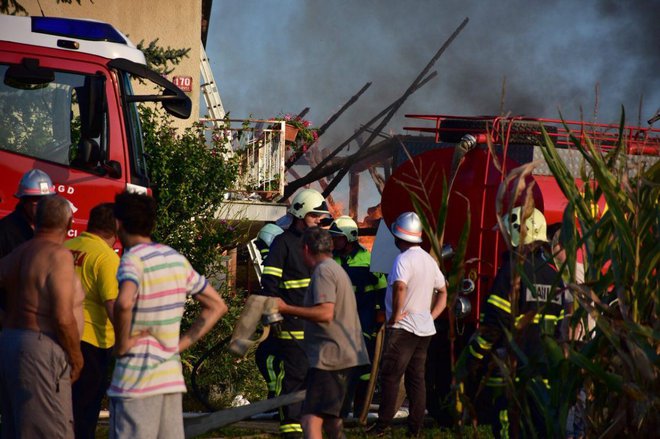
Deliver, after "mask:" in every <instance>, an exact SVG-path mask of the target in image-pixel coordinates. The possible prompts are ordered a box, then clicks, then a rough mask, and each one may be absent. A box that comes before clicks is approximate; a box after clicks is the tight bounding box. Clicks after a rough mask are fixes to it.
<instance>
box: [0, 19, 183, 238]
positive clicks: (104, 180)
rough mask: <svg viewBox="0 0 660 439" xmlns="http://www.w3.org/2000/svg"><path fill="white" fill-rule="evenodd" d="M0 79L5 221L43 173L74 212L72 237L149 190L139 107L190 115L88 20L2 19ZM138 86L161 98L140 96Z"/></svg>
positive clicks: (123, 45)
mask: <svg viewBox="0 0 660 439" xmlns="http://www.w3.org/2000/svg"><path fill="white" fill-rule="evenodd" d="M0 78H2V81H1V82H0V112H1V113H2V118H0V217H2V216H5V215H6V214H8V213H9V212H10V211H11V210H13V208H14V205H15V204H16V199H15V198H14V197H13V194H14V193H15V191H16V188H17V185H18V181H19V179H20V178H21V176H22V175H23V173H25V172H26V171H28V170H30V169H34V168H38V169H41V170H43V171H45V172H46V173H47V174H48V175H49V176H50V177H51V179H52V180H53V183H54V184H55V187H56V190H57V191H58V192H59V193H60V194H61V195H63V196H64V197H66V198H67V199H68V200H69V201H71V203H72V204H73V206H74V210H75V213H74V219H75V222H74V229H72V230H70V231H69V234H70V236H76V235H77V234H78V233H79V232H80V231H82V230H84V229H85V226H86V223H87V218H88V214H89V210H90V209H91V208H92V207H93V206H94V205H96V204H98V203H99V202H102V201H111V200H113V199H114V195H115V194H116V193H117V192H121V191H124V190H126V189H129V190H135V191H146V190H147V188H148V186H149V180H148V177H147V173H146V166H145V159H144V151H143V145H142V134H141V131H140V120H139V116H138V112H137V103H138V102H148V101H150V102H161V103H162V105H163V107H164V108H165V110H166V111H167V112H168V113H170V114H172V115H174V116H176V117H179V118H188V117H189V116H190V112H191V107H192V105H191V101H190V98H188V97H187V96H186V95H185V94H184V93H183V92H182V91H181V90H180V89H178V88H177V87H176V86H175V85H174V84H172V83H171V82H170V81H168V80H167V79H165V78H163V77H162V76H161V75H159V74H158V73H156V72H154V71H152V70H150V69H148V68H147V67H146V63H145V58H144V55H143V53H142V52H141V51H139V50H138V49H137V48H136V47H135V45H133V43H131V42H130V41H129V40H128V38H126V36H124V35H123V34H122V33H121V32H119V31H118V30H117V29H115V28H114V27H112V26H111V25H109V24H107V23H102V22H98V21H92V20H76V19H67V18H54V17H14V16H7V15H0ZM134 78H141V79H142V80H143V81H144V80H146V81H145V82H147V83H152V84H154V85H156V86H158V87H159V88H162V92H157V93H156V94H142V95H140V94H136V93H134V91H133V88H132V84H131V80H132V79H134ZM154 88H155V87H154Z"/></svg>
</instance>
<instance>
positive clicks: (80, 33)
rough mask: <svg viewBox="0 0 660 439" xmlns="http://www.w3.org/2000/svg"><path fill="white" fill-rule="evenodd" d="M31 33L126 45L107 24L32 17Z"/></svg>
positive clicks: (115, 30) (122, 37) (120, 36)
mask: <svg viewBox="0 0 660 439" xmlns="http://www.w3.org/2000/svg"><path fill="white" fill-rule="evenodd" d="M32 32H37V33H41V34H48V35H58V36H61V37H69V38H75V39H81V40H88V41H108V42H111V43H119V44H126V39H125V38H124V36H123V35H122V34H120V33H119V32H118V31H117V29H115V28H114V27H112V26H111V25H109V24H108V23H101V22H97V21H87V20H76V19H73V18H59V17H32Z"/></svg>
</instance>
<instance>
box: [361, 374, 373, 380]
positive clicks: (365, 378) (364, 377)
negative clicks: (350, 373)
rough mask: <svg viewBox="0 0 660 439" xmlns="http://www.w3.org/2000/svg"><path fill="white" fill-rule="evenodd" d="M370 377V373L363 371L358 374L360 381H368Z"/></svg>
mask: <svg viewBox="0 0 660 439" xmlns="http://www.w3.org/2000/svg"><path fill="white" fill-rule="evenodd" d="M370 379H371V374H370V373H365V374H362V375H360V381H369V380H370Z"/></svg>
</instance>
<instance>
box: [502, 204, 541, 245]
mask: <svg viewBox="0 0 660 439" xmlns="http://www.w3.org/2000/svg"><path fill="white" fill-rule="evenodd" d="M521 216H522V209H521V208H520V207H514V208H513V210H511V216H510V217H509V215H504V217H503V218H502V219H503V220H504V224H505V226H506V228H507V230H509V233H510V235H511V245H513V246H514V247H518V245H519V244H520V220H521ZM525 226H526V227H527V233H526V234H525V239H524V241H523V244H531V243H532V242H534V241H545V242H547V241H548V237H547V231H546V222H545V216H543V214H542V213H541V211H540V210H538V209H536V208H534V211H533V212H532V214H531V215H530V216H529V217H528V218H527V220H526V221H525Z"/></svg>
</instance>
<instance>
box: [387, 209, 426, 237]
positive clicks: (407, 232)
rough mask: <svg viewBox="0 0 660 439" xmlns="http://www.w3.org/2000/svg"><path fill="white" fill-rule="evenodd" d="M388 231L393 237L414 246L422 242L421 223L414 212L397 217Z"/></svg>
mask: <svg viewBox="0 0 660 439" xmlns="http://www.w3.org/2000/svg"><path fill="white" fill-rule="evenodd" d="M390 230H391V232H392V234H393V235H394V236H396V237H397V238H399V239H402V240H404V241H406V242H412V243H414V244H418V243H420V242H422V222H421V221H420V220H419V217H418V216H417V214H416V213H415V212H405V213H402V214H401V215H399V217H398V218H397V219H396V221H394V223H393V224H392V227H391V228H390Z"/></svg>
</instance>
